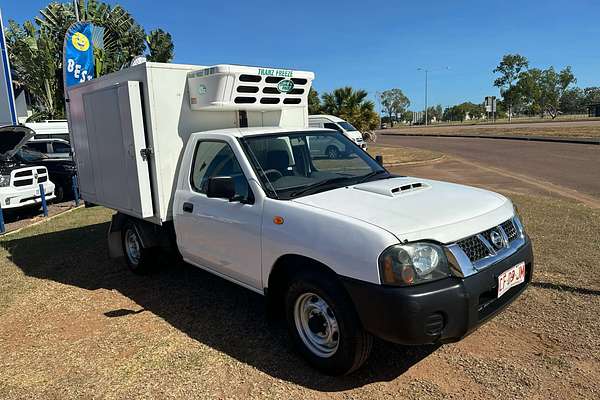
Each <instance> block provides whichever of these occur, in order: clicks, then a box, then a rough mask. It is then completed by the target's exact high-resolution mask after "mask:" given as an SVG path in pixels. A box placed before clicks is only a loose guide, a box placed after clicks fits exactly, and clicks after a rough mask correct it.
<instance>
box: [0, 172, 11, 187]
mask: <svg viewBox="0 0 600 400" xmlns="http://www.w3.org/2000/svg"><path fill="white" fill-rule="evenodd" d="M9 184H10V175H0V187H6V186H8V185H9Z"/></svg>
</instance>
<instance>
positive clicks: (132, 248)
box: [125, 229, 142, 265]
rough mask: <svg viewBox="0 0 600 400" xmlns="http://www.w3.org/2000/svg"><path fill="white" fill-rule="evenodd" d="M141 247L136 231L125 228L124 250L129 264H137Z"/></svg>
mask: <svg viewBox="0 0 600 400" xmlns="http://www.w3.org/2000/svg"><path fill="white" fill-rule="evenodd" d="M141 247H142V246H141V244H140V240H139V238H138V235H137V233H136V232H135V231H134V230H133V229H127V231H126V232H125V252H126V253H127V258H128V259H129V261H130V262H131V264H133V265H138V264H139V263H140V258H141V254H142V251H141Z"/></svg>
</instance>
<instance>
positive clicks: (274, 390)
mask: <svg viewBox="0 0 600 400" xmlns="http://www.w3.org/2000/svg"><path fill="white" fill-rule="evenodd" d="M511 197H512V198H513V200H514V201H515V203H516V204H518V206H519V208H520V212H521V214H522V216H523V219H524V221H525V224H526V227H527V230H528V232H529V234H530V235H531V237H532V238H533V241H534V250H535V258H536V265H537V269H536V272H535V275H534V284H533V285H532V287H531V288H530V289H529V290H528V291H527V292H526V293H525V294H524V296H523V297H522V298H521V299H520V300H518V301H517V303H515V304H514V305H513V306H511V307H510V308H509V309H508V310H507V311H506V312H504V313H502V314H501V315H500V316H498V317H497V318H496V319H495V320H493V321H492V322H490V323H489V324H487V325H486V326H484V327H483V328H482V329H480V331H478V332H476V333H475V334H473V335H471V336H470V337H469V338H467V339H465V340H464V341H463V342H461V343H459V344H456V345H449V346H444V347H443V348H442V349H440V350H438V351H435V348H428V347H409V348H405V347H402V346H394V345H390V344H387V343H382V342H376V345H375V349H374V354H373V355H372V358H371V359H370V361H369V363H368V364H367V365H366V366H365V368H364V369H362V370H360V371H359V372H358V373H356V374H354V375H352V376H350V377H342V378H336V379H332V378H329V377H324V376H322V375H320V374H318V373H316V372H315V371H313V370H312V369H310V368H308V367H307V366H306V365H305V364H304V363H303V362H302V361H301V360H300V359H299V358H298V356H296V355H295V354H294V353H293V352H292V351H291V350H290V346H289V341H288V339H287V336H286V334H285V331H284V329H283V327H282V326H281V324H278V323H273V322H269V321H268V320H266V318H265V313H264V304H263V301H262V299H261V298H260V296H258V295H255V294H253V293H251V292H249V291H247V290H244V289H241V288H239V287H238V286H235V285H233V284H230V283H228V282H226V281H224V280H222V279H219V278H217V277H214V276H212V275H210V274H208V273H205V272H203V271H200V270H198V269H195V268H192V267H189V266H186V265H181V264H176V263H172V262H165V265H164V268H163V269H161V271H159V272H157V273H156V274H155V275H152V276H146V277H144V276H142V277H140V276H134V275H133V274H131V273H129V272H128V271H126V269H125V268H124V266H123V264H122V263H121V262H119V261H115V260H111V259H109V258H108V256H107V248H106V230H107V228H108V221H109V220H110V216H111V214H112V211H110V210H107V209H104V208H101V207H95V208H89V209H79V210H75V211H74V212H72V213H69V214H67V215H64V216H59V217H57V218H56V219H54V220H52V221H49V222H48V223H46V224H42V225H38V226H35V227H32V228H29V229H25V230H24V231H21V232H19V233H17V234H15V235H11V236H7V237H3V238H1V239H0V244H1V247H0V398H3V399H20V398H61V399H66V398H75V397H83V398H90V397H94V398H167V397H173V398H223V399H225V398H303V399H314V398H322V397H323V396H325V397H328V398H371V397H378V398H381V397H390V398H391V397H399V396H402V397H404V396H407V397H411V398H424V397H427V398H443V397H450V395H454V396H455V397H459V398H461V397H465V398H475V397H478V395H477V393H480V395H481V397H482V398H489V397H500V396H501V395H502V393H504V392H503V391H505V390H507V389H506V388H505V387H504V386H506V385H504V384H502V385H500V384H498V382H500V383H503V382H504V383H507V384H508V383H509V382H510V383H511V385H513V383H514V382H516V383H519V382H523V383H522V384H523V387H514V388H513V389H510V390H512V391H513V392H514V393H513V392H511V393H512V394H514V397H515V398H518V397H534V396H535V395H536V394H537V395H538V397H546V396H545V395H544V394H542V393H551V392H552V393H555V394H556V396H557V397H573V398H574V397H585V396H586V393H587V394H588V395H589V394H590V393H591V390H598V385H597V382H598V381H599V380H600V379H598V378H599V376H598V374H599V373H598V371H597V368H596V367H594V366H597V365H598V362H599V361H600V350H599V349H600V337H599V336H598V334H597V332H598V331H597V316H598V313H600V300H599V299H600V278H599V276H600V265H599V264H598V262H597V260H598V259H600V242H598V240H597V233H598V232H600V214H599V212H598V210H591V209H589V208H587V207H585V206H582V205H579V204H577V203H574V202H570V201H567V200H560V199H555V198H546V197H533V196H525V195H511ZM480 342H481V343H483V344H481V345H479V344H478V343H480ZM501 344H503V345H504V346H506V347H501V348H502V349H503V350H502V351H496V350H497V348H498V347H499V346H500V345H501ZM477 346H481V347H477ZM519 346H521V347H519ZM514 349H518V351H516V350H514ZM434 351H435V353H433V354H431V353H432V352H434ZM495 351H496V352H495ZM513 353H514V355H512V354H513ZM557 360H560V362H558V361H557ZM449 366H452V367H451V368H450V367H449ZM482 370H483V371H488V373H487V375H489V376H488V377H487V378H486V377H485V376H483V377H482V375H481V371H482ZM557 377H560V379H558V378H557ZM486 379H487V380H486ZM488 381H489V382H488ZM492 381H493V382H496V384H495V385H492V386H490V385H489V383H490V382H492ZM448 382H457V384H458V386H459V389H456V388H455V387H454V386H452V385H450V386H447V385H449V384H448ZM557 382H559V383H560V385H562V386H560V387H559V388H558V389H557V388H555V387H554V386H553V385H556V384H557ZM511 387H512V386H511ZM453 388H454V389H453ZM323 392H328V393H323ZM565 393H566V394H565ZM512 394H511V396H512Z"/></svg>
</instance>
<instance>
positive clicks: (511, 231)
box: [500, 219, 517, 242]
mask: <svg viewBox="0 0 600 400" xmlns="http://www.w3.org/2000/svg"><path fill="white" fill-rule="evenodd" d="M500 226H501V227H502V229H504V233H506V236H508V241H509V242H512V241H513V240H515V239H516V238H517V228H515V224H514V223H513V222H512V220H510V219H509V220H508V221H505V222H503V223H502V224H501V225H500Z"/></svg>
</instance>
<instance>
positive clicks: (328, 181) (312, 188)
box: [290, 176, 350, 197]
mask: <svg viewBox="0 0 600 400" xmlns="http://www.w3.org/2000/svg"><path fill="white" fill-rule="evenodd" d="M349 179H350V178H348V177H347V176H338V177H335V178H330V179H325V180H323V181H319V182H317V183H315V184H313V185H309V186H307V187H305V188H304V189H300V190H297V191H295V192H292V193H291V194H290V197H297V196H300V195H302V194H307V193H309V192H313V191H317V190H318V189H319V188H323V187H324V186H327V185H331V184H334V183H338V182H344V181H347V180H349ZM315 193H316V192H315Z"/></svg>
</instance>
